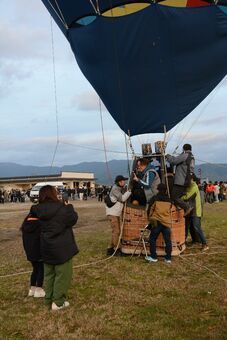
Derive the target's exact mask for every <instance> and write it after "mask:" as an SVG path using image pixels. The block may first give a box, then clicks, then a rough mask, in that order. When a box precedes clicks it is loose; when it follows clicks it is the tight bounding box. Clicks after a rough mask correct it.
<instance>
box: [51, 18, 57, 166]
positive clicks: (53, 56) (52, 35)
mask: <svg viewBox="0 0 227 340" xmlns="http://www.w3.org/2000/svg"><path fill="white" fill-rule="evenodd" d="M50 27H51V46H52V61H53V77H54V103H55V119H56V144H55V148H54V152H53V157H52V161H51V165H50V171H51V170H52V168H53V164H54V161H55V157H56V153H57V149H58V146H59V120H58V100H57V82H56V68H55V54H54V33H53V23H52V18H51V17H50Z"/></svg>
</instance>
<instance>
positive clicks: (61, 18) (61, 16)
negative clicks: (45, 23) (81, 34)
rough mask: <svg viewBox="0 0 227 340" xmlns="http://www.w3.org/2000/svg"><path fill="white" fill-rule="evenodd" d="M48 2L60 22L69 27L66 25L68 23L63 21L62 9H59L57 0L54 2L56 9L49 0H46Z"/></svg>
mask: <svg viewBox="0 0 227 340" xmlns="http://www.w3.org/2000/svg"><path fill="white" fill-rule="evenodd" d="M48 3H49V5H50V7H51V8H52V9H53V11H54V13H55V14H56V15H57V17H58V19H59V20H60V21H61V22H62V24H63V25H64V26H65V28H66V29H68V28H69V27H68V25H67V23H66V21H65V18H64V15H63V13H62V11H61V9H60V7H59V5H58V3H57V0H55V4H56V6H57V9H58V11H56V9H55V7H54V6H53V5H52V3H51V2H50V0H48ZM59 14H60V15H59Z"/></svg>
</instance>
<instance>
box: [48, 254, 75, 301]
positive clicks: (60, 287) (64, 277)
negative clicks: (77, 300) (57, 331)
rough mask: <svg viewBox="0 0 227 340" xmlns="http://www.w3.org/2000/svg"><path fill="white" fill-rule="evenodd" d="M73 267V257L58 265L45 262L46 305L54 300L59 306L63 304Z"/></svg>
mask: <svg viewBox="0 0 227 340" xmlns="http://www.w3.org/2000/svg"><path fill="white" fill-rule="evenodd" d="M72 268H73V267H72V259H70V260H68V261H67V262H65V263H63V264H58V265H52V264H46V263H44V282H45V292H46V296H45V304H46V305H51V303H52V302H55V303H56V305H57V306H62V305H63V303H64V302H65V300H66V297H67V293H68V289H69V286H70V283H71V279H72Z"/></svg>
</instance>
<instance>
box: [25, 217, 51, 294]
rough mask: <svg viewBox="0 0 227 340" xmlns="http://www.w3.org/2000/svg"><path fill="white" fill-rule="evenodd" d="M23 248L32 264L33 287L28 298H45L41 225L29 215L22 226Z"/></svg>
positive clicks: (31, 279)
mask: <svg viewBox="0 0 227 340" xmlns="http://www.w3.org/2000/svg"><path fill="white" fill-rule="evenodd" d="M21 231H22V239H23V246H24V250H25V253H26V256H27V259H28V261H30V262H31V264H32V268H33V270H32V273H31V277H30V284H31V287H30V289H29V292H28V296H34V297H35V298H41V297H44V296H45V291H44V290H43V289H42V286H43V275H44V269H43V260H42V256H41V251H40V233H41V224H40V221H39V219H38V218H37V217H36V216H34V215H32V214H31V213H29V215H28V216H27V217H26V218H25V220H24V222H23V223H22V226H21Z"/></svg>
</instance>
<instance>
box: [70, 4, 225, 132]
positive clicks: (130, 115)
mask: <svg viewBox="0 0 227 340" xmlns="http://www.w3.org/2000/svg"><path fill="white" fill-rule="evenodd" d="M226 27H227V16H226V14H224V13H223V12H222V11H221V10H220V9H219V8H218V7H217V6H206V7H190V8H189V7H185V8H174V7H168V6H161V5H158V4H153V5H151V6H148V7H146V8H144V9H143V10H140V11H138V12H135V13H133V14H130V15H126V16H121V17H116V18H115V17H114V18H111V17H103V16H98V17H97V19H96V20H94V21H93V22H92V23H91V24H89V25H87V26H85V27H81V28H71V29H69V30H68V31H67V38H68V40H69V42H70V44H71V47H72V50H73V52H74V54H75V57H76V59H77V62H78V65H79V67H80V68H81V71H82V72H83V74H84V75H85V77H86V78H87V79H88V80H89V82H90V83H91V84H92V86H93V87H94V89H95V90H96V92H97V93H98V95H99V96H100V98H101V99H102V101H103V103H104V104H105V105H106V107H107V109H108V111H109V112H110V114H111V115H112V116H113V118H114V119H115V120H116V122H117V123H118V125H119V126H120V127H121V129H122V130H123V131H125V132H126V133H128V132H130V135H137V134H143V133H151V132H163V128H164V125H165V126H166V127H167V130H169V129H171V128H172V127H173V126H174V125H176V124H177V123H178V122H180V121H181V120H182V119H183V118H184V117H185V116H186V115H188V114H189V113H190V112H191V111H192V110H193V109H194V108H196V107H197V106H198V104H199V103H200V102H201V101H202V100H203V99H204V98H205V97H206V96H207V95H208V94H209V93H210V92H211V91H212V90H213V89H214V88H215V87H216V86H217V85H218V83H219V82H220V81H221V80H222V79H223V77H224V76H225V75H226V74H227V30H226Z"/></svg>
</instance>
